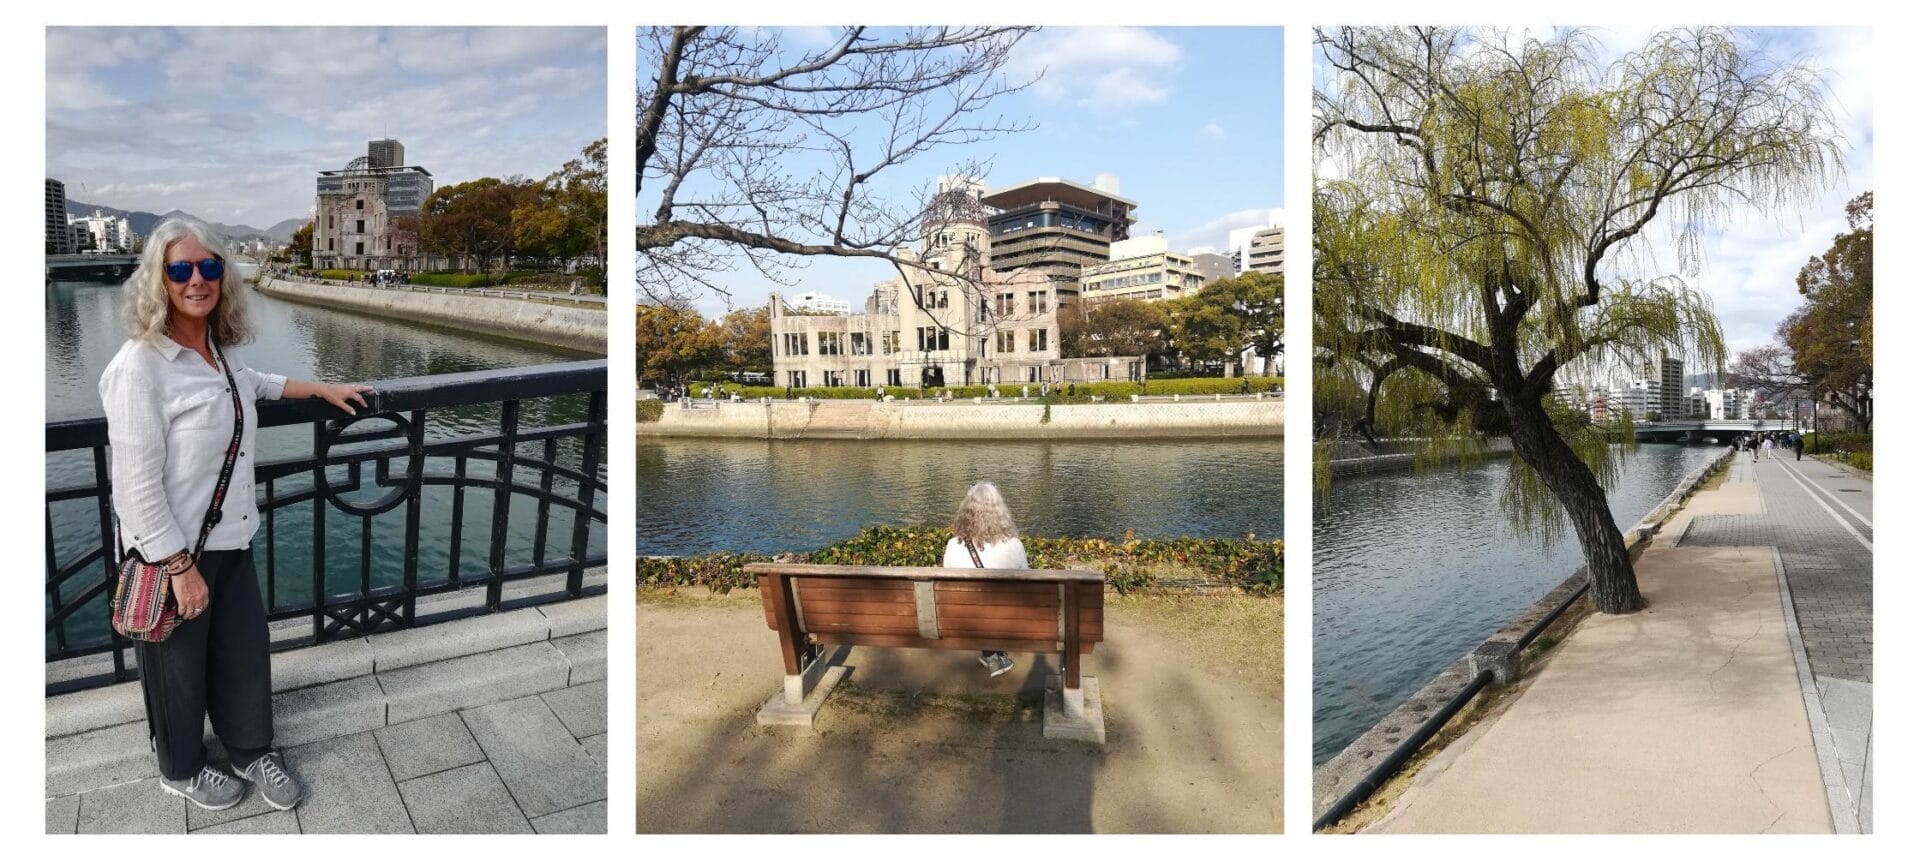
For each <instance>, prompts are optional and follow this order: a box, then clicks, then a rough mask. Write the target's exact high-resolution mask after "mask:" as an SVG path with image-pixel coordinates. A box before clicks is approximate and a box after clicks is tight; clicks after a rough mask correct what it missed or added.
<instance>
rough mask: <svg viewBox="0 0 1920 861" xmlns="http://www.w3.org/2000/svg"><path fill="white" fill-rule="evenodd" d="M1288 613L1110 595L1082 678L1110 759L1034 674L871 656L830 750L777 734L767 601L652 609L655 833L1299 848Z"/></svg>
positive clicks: (1251, 602) (642, 710) (821, 742)
mask: <svg viewBox="0 0 1920 861" xmlns="http://www.w3.org/2000/svg"><path fill="white" fill-rule="evenodd" d="M1281 606H1282V605H1281V600H1280V599H1278V598H1267V599H1261V598H1249V597H1244V596H1231V597H1229V596H1200V595H1186V596H1180V597H1150V598H1133V597H1112V596H1110V597H1109V599H1108V602H1107V635H1108V639H1107V640H1106V641H1105V642H1102V643H1101V644H1100V645H1099V646H1098V647H1097V648H1096V650H1095V652H1094V654H1093V655H1092V656H1091V657H1089V658H1088V659H1086V660H1085V661H1084V662H1083V672H1084V673H1085V674H1087V675H1091V676H1094V677H1096V678H1098V679H1099V684H1100V690H1101V698H1102V702H1103V705H1104V707H1105V709H1106V719H1107V744H1106V746H1105V747H1104V748H1100V747H1096V746H1093V745H1089V744H1084V743H1077V742H1066V741H1050V740H1047V739H1045V738H1042V736H1041V731H1040V729H1041V728H1040V719H1041V718H1040V702H1041V691H1042V689H1043V685H1044V684H1045V679H1046V676H1047V675H1048V673H1049V672H1052V668H1050V667H1048V665H1047V662H1046V661H1045V660H1044V659H1042V658H1039V657H1037V656H1033V655H1015V656H1014V657H1015V658H1016V660H1017V661H1018V664H1017V666H1016V667H1015V670H1014V671H1013V672H1011V673H1008V674H1006V675H1004V676H1001V677H1000V678H998V679H988V678H987V677H986V673H985V671H984V670H982V669H981V667H980V665H979V664H978V663H976V661H975V658H976V655H975V654H974V653H966V652H941V651H933V650H917V649H865V648H856V649H853V650H851V652H850V654H849V655H848V657H847V658H846V660H845V663H846V664H847V665H848V666H850V667H851V668H852V672H851V674H850V675H849V677H848V679H847V681H846V682H845V683H843V684H842V686H841V687H840V688H838V689H836V690H835V691H834V692H833V694H832V696H831V698H829V699H828V701H827V703H826V705H825V706H824V707H823V708H822V710H821V712H820V714H819V717H818V719H817V721H816V729H815V731H814V732H813V733H807V732H806V731H804V730H798V729H794V728H785V727H768V728H762V727H760V726H758V725H757V724H756V723H755V722H754V712H755V710H757V709H758V708H759V706H760V704H761V703H762V702H764V701H766V699H767V698H768V697H770V696H771V695H772V694H773V693H774V692H775V691H776V690H778V689H779V687H780V679H781V672H782V670H781V666H780V661H779V657H778V648H777V642H778V641H777V639H776V637H775V635H774V633H773V632H772V631H770V630H768V629H767V626H766V623H765V621H764V618H763V616H762V615H761V612H760V606H759V598H758V596H757V594H755V593H752V592H736V593H734V594H733V595H729V596H716V595H709V594H707V593H705V592H704V591H702V592H697V593H696V592H691V591H686V590H682V591H677V592H667V591H659V590H648V589H642V590H641V597H640V601H639V604H638V606H636V608H635V614H636V620H637V624H638V631H639V637H638V648H637V655H636V658H637V666H638V691H639V700H638V703H637V714H638V716H639V725H638V727H637V735H636V743H637V747H636V750H637V751H638V772H639V773H638V787H637V793H636V803H637V808H638V810H637V812H638V820H639V823H640V831H642V832H690V833H738V832H752V833H787V832H841V833H849V832H851V833H868V832H872V833H898V832H963V833H964V832H986V833H1038V832H1062V833H1080V832H1108V833H1113V832H1165V833H1209V832H1252V833H1276V832H1278V831H1280V809H1281V793H1280V787H1281V754H1282V750H1281V678H1280V676H1281V660H1280V656H1281V646H1280V644H1281V641H1282V633H1283V632H1282V628H1281Z"/></svg>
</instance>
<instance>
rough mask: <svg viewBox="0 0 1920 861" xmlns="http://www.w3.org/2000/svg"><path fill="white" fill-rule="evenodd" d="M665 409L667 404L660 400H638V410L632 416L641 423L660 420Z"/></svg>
mask: <svg viewBox="0 0 1920 861" xmlns="http://www.w3.org/2000/svg"><path fill="white" fill-rule="evenodd" d="M666 410H667V405H666V404H665V403H664V402H662V401H640V402H639V407H638V411H637V412H636V413H635V414H634V418H635V419H637V420H638V421H639V422H640V423H641V424H645V423H647V422H657V421H659V420H660V415H661V413H664V412H666Z"/></svg>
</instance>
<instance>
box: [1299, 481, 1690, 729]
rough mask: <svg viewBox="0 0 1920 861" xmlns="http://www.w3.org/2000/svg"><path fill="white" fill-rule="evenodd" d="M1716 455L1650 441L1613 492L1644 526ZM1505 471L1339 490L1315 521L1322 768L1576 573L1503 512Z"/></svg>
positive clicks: (1338, 484)
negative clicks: (1644, 521)
mask: <svg viewBox="0 0 1920 861" xmlns="http://www.w3.org/2000/svg"><path fill="white" fill-rule="evenodd" d="M1717 453H1719V449H1718V448H1715V447H1712V446H1698V445H1696V446H1684V445H1670V444H1650V443H1642V444H1640V445H1639V446H1637V447H1635V449H1634V450H1632V451H1631V452H1629V453H1627V455H1626V462H1625V464H1624V465H1623V466H1622V468H1621V469H1620V477H1619V481H1618V482H1617V484H1616V485H1615V487H1614V488H1613V490H1612V491H1611V492H1610V493H1609V495H1608V499H1609V501H1610V502H1611V503H1612V507H1613V514H1614V519H1615V520H1616V521H1618V522H1619V524H1620V525H1621V526H1622V527H1626V526H1631V525H1633V524H1635V523H1638V522H1639V521H1640V519H1641V518H1642V517H1644V516H1646V514H1647V512H1649V511H1652V510H1653V507H1654V506H1655V505H1658V504H1659V503H1660V500H1662V499H1664V498H1665V497H1666V495H1667V494H1669V493H1671V492H1673V488H1674V485H1676V484H1678V483H1679V482H1680V480H1681V479H1682V478H1684V477H1685V476H1686V474H1687V473H1688V472H1690V471H1692V470H1694V469H1696V468H1698V467H1699V466H1700V465H1701V464H1702V463H1705V462H1706V461H1708V460H1710V459H1712V458H1713V456H1714V455H1715V454H1717ZM1507 470H1508V466H1507V461H1505V460H1502V459H1495V460H1491V461H1487V462H1483V463H1480V464H1476V465H1472V466H1468V467H1466V468H1465V469H1464V470H1461V469H1455V468H1452V467H1438V468H1434V469H1432V470H1430V471H1428V472H1426V473H1425V474H1421V475H1416V474H1415V473H1414V472H1413V471H1412V470H1400V471H1395V472H1385V473H1375V474H1372V475H1362V476H1354V477H1351V478H1346V479H1340V480H1336V481H1335V483H1334V485H1333V489H1332V492H1331V493H1330V494H1328V495H1327V498H1326V499H1324V500H1322V501H1321V504H1320V505H1318V506H1316V507H1315V509H1314V513H1313V761H1314V764H1315V765H1318V764H1320V763H1322V762H1325V761H1326V760H1327V759H1329V758H1331V757H1332V756H1333V755H1334V754H1336V753H1339V752H1340V750H1341V749H1342V748H1345V747H1346V746H1347V745H1348V744H1349V743H1351V742H1352V741H1353V740H1354V739H1355V738H1357V737H1359V735H1360V734H1361V733H1363V732H1365V731H1366V730H1367V729H1368V728H1369V727H1371V726H1373V724H1374V723H1376V722H1378V721H1379V720H1380V719H1381V718H1382V717H1385V716H1386V715H1387V713H1388V712H1391V711H1393V710H1394V709H1395V708H1397V707H1398V706H1399V705H1400V703H1402V702H1404V701H1405V700H1406V698H1407V697H1408V696H1411V695H1412V694H1413V692H1414V691H1416V690H1419V689H1420V687H1421V686H1422V685H1425V684H1426V683H1427V682H1429V681H1431V680H1432V679H1433V677H1434V676H1435V675H1436V674H1438V673H1439V672H1440V671H1441V670H1443V669H1445V668H1446V667H1447V665H1449V664H1451V663H1453V662H1454V661H1456V660H1458V659H1459V658H1460V656H1461V655H1463V654H1466V653H1467V652H1468V651H1469V650H1471V649H1472V648H1473V647H1474V646H1476V645H1478V644H1479V643H1480V642H1481V641H1482V640H1485V639H1486V638H1487V637H1489V636H1491V635H1492V634H1493V633H1494V632H1495V631H1498V630H1499V629H1500V627H1501V626H1503V625H1505V624H1506V623H1507V622H1508V621H1509V620H1511V619H1512V618H1513V617H1514V616H1515V615H1517V614H1518V613H1519V612H1520V611H1521V610H1523V609H1525V608H1526V607H1527V606H1528V605H1530V604H1532V603H1533V602H1535V601H1537V600H1539V599H1540V597H1541V596H1542V595H1545V594H1546V593H1547V591H1548V590H1549V589H1551V588H1553V587H1554V586H1555V585H1557V584H1559V583H1560V582H1561V581H1562V580H1565V579H1566V578H1567V576H1568V575H1570V574H1572V573H1573V572H1574V571H1575V570H1577V569H1579V567H1580V566H1581V564H1582V562H1583V560H1582V559H1581V556H1580V545H1579V542H1578V541H1577V540H1576V539H1575V538H1574V537H1573V535H1572V533H1571V530H1570V529H1569V530H1568V531H1567V532H1566V534H1565V536H1564V537H1563V538H1561V539H1560V540H1557V541H1554V542H1551V543H1548V544H1545V545H1544V546H1543V545H1542V542H1541V541H1540V539H1538V538H1534V537H1529V536H1521V535H1517V534H1515V533H1514V531H1513V530H1512V529H1511V528H1510V527H1508V525H1507V523H1506V520H1505V517H1504V515H1503V514H1502V512H1501V509H1500V494H1501V490H1502V488H1503V487H1504V486H1505V482H1506V474H1507Z"/></svg>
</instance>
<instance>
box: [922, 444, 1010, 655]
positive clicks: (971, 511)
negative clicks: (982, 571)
mask: <svg viewBox="0 0 1920 861" xmlns="http://www.w3.org/2000/svg"><path fill="white" fill-rule="evenodd" d="M940 564H941V565H944V566H946V567H948V568H966V567H968V566H972V567H974V568H1025V567H1027V548H1026V547H1025V546H1024V545H1022V544H1021V543H1020V533H1019V532H1018V531H1017V530H1015V529H1014V528H1013V513H1012V512H1010V511H1008V510H1007V501H1006V500H1005V499H1004V498H1002V497H1001V496H1000V488H997V487H994V486H993V482H991V481H982V482H979V483H976V484H975V485H974V486H972V487H970V488H968V489H967V498H966V499H964V500H961V502H960V511H959V513H957V514H955V515H954V516H953V537H952V538H950V539H948V540H947V554H946V558H945V559H943V560H941V562H940ZM980 665H981V666H983V667H986V668H987V676H988V677H989V678H991V677H993V676H998V675H1000V674H1001V673H1004V672H1006V671H1008V670H1011V669H1013V659H1012V658H1009V657H1007V653H1006V652H986V651H983V652H981V653H980Z"/></svg>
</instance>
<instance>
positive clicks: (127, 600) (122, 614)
mask: <svg viewBox="0 0 1920 861" xmlns="http://www.w3.org/2000/svg"><path fill="white" fill-rule="evenodd" d="M207 345H208V346H210V347H212V348H213V355H214V358H215V359H216V360H218V362H219V364H220V372H221V373H222V374H225V375H226V378H227V394H228V395H229V396H231V397H232V398H233V441H232V442H229V443H227V460H226V462H225V463H223V464H221V465H220V480H219V481H218V482H216V483H215V484H214V486H213V502H212V503H210V504H209V505H208V506H207V516H206V518H205V519H203V520H201V522H200V538H199V540H197V541H195V542H194V545H193V561H194V563H195V564H199V562H200V552H201V551H202V550H203V549H205V548H206V546H207V536H209V535H212V534H213V527H215V526H217V525H219V523H220V506H221V504H222V503H224V502H226V499H227V485H228V483H229V482H231V481H232V480H233V463H234V460H235V459H236V458H238V457H239V456H240V437H241V434H242V432H244V431H245V430H246V424H247V414H246V411H245V410H244V409H243V408H242V404H241V403H240V388H239V387H238V386H236V385H234V382H233V370H232V369H231V368H229V367H227V356H226V354H225V353H223V352H221V350H220V346H219V345H218V344H215V343H214V341H213V335H212V334H211V333H209V334H208V335H207ZM113 545H114V550H115V551H116V554H117V555H119V556H120V578H119V582H118V583H117V584H116V585H115V586H114V589H113V630H115V631H116V632H118V633H119V634H120V636H122V637H126V638H127V639H129V640H144V641H146V642H149V643H157V642H160V641H161V640H164V639H166V638H167V635H169V634H172V633H173V629H175V628H178V627H180V622H181V621H182V619H181V618H180V607H179V605H178V603H176V602H175V600H174V597H173V594H172V592H173V588H172V580H173V578H172V577H171V576H169V575H168V574H167V571H166V569H165V568H163V567H161V566H160V565H158V564H156V563H152V562H148V561H146V560H145V559H142V558H140V553H139V551H121V550H120V528H119V525H118V524H115V526H114V530H113Z"/></svg>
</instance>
